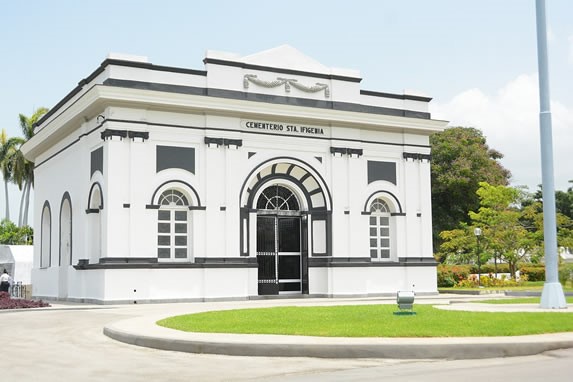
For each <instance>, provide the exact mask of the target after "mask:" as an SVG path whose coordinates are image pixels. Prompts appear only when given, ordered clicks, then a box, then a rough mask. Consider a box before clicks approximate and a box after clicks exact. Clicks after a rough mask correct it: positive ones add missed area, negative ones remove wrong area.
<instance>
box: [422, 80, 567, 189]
mask: <svg viewBox="0 0 573 382" xmlns="http://www.w3.org/2000/svg"><path fill="white" fill-rule="evenodd" d="M538 94H539V93H538V82H537V75H525V74H524V75H520V76H518V77H517V78H516V79H514V80H512V81H510V82H509V83H507V84H506V85H504V86H503V87H502V88H501V89H500V90H498V91H497V93H496V94H495V95H488V94H485V93H483V92H482V91H481V90H480V89H469V90H466V91H464V92H462V93H460V94H458V95H456V96H455V97H454V98H452V99H451V100H450V101H448V102H446V103H437V102H436V103H435V104H432V107H431V111H432V118H436V119H445V120H449V121H450V126H472V127H477V128H479V129H481V130H482V131H483V133H484V135H485V136H486V138H487V143H488V145H489V146H490V147H491V148H494V149H496V150H498V151H500V152H501V153H503V154H504V156H505V157H504V158H503V159H502V161H501V162H502V164H503V165H504V166H505V167H506V168H508V169H509V170H510V171H511V173H512V175H513V176H512V179H511V181H512V184H513V185H526V186H528V187H529V188H530V190H532V191H534V190H536V189H537V185H538V184H541V154H540V143H539V135H540V134H539V96H538ZM551 111H552V119H553V156H554V174H555V186H556V188H557V189H560V190H565V189H566V188H567V187H568V186H570V184H569V183H568V180H570V179H573V167H572V166H571V165H570V163H571V159H570V155H571V151H572V147H571V146H572V143H573V107H566V106H565V105H563V104H561V103H559V102H558V101H552V102H551Z"/></svg>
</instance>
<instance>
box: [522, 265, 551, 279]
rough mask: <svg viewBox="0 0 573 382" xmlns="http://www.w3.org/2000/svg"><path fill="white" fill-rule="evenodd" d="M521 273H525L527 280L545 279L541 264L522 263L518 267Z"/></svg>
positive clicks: (543, 268)
mask: <svg viewBox="0 0 573 382" xmlns="http://www.w3.org/2000/svg"><path fill="white" fill-rule="evenodd" d="M519 273H520V274H521V275H527V280H528V281H545V267H544V266H543V265H523V266H521V267H520V268H519Z"/></svg>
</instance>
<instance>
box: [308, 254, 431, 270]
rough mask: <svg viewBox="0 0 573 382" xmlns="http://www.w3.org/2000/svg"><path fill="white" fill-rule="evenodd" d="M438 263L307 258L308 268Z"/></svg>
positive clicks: (427, 260)
mask: <svg viewBox="0 0 573 382" xmlns="http://www.w3.org/2000/svg"><path fill="white" fill-rule="evenodd" d="M437 265H438V263H437V262H436V260H435V259H433V258H428V257H400V258H398V261H397V262H396V261H372V260H371V259H370V258H369V257H309V258H308V266H309V267H314V268H319V267H326V268H334V267H349V268H352V267H435V266H437Z"/></svg>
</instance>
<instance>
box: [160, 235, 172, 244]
mask: <svg viewBox="0 0 573 382" xmlns="http://www.w3.org/2000/svg"><path fill="white" fill-rule="evenodd" d="M157 245H171V236H163V235H160V236H157Z"/></svg>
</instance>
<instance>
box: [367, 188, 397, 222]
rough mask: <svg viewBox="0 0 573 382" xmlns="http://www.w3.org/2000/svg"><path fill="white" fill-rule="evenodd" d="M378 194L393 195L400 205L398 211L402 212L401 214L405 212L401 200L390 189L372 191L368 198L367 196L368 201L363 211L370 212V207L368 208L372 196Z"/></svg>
mask: <svg viewBox="0 0 573 382" xmlns="http://www.w3.org/2000/svg"><path fill="white" fill-rule="evenodd" d="M376 194H388V195H390V196H391V197H392V199H394V201H395V202H396V204H397V205H398V213H400V214H402V213H404V211H403V210H402V205H401V204H400V200H398V198H397V197H396V195H394V194H393V193H391V192H390V191H385V190H381V191H375V192H373V193H371V194H370V196H368V198H366V202H365V203H364V210H363V212H367V213H368V215H369V214H370V212H369V210H370V208H368V205H369V202H370V200H371V199H372V197H373V196H374V195H376ZM404 215H406V214H405V213H404ZM398 216H402V215H398Z"/></svg>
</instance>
